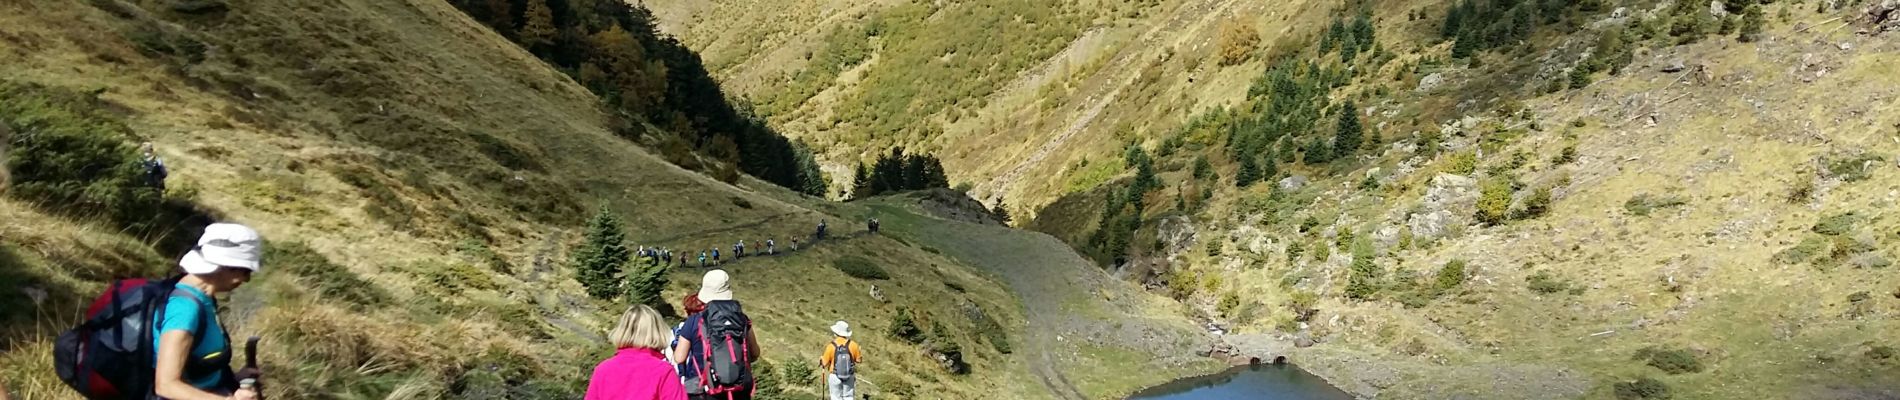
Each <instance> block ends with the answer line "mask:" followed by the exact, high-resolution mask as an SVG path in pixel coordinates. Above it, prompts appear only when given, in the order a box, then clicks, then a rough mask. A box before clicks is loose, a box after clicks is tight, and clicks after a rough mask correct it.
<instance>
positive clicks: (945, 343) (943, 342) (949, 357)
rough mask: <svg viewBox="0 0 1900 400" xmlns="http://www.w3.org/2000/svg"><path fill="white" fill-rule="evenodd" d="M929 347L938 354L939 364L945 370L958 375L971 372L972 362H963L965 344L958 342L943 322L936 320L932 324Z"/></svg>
mask: <svg viewBox="0 0 1900 400" xmlns="http://www.w3.org/2000/svg"><path fill="white" fill-rule="evenodd" d="M928 347H929V348H930V352H932V353H936V354H937V357H939V358H938V364H939V365H941V366H943V368H944V369H945V370H949V371H950V373H952V374H957V375H963V374H968V373H970V364H968V363H965V362H963V346H962V345H958V344H957V341H956V339H955V338H953V337H951V335H950V330H949V329H945V328H944V327H943V325H942V324H938V323H934V322H933V323H931V324H930V340H929V346H928Z"/></svg>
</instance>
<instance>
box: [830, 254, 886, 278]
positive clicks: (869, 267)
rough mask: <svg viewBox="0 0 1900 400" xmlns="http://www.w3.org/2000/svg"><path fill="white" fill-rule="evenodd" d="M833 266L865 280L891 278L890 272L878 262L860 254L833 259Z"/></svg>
mask: <svg viewBox="0 0 1900 400" xmlns="http://www.w3.org/2000/svg"><path fill="white" fill-rule="evenodd" d="M831 266H832V267H834V268H837V269H838V270H839V271H843V272H844V274H845V275H850V276H851V277H853V278H858V279H865V280H880V281H881V280H886V279H891V274H890V272H886V271H884V267H880V266H878V265H877V263H874V262H871V260H870V259H867V258H864V257H859V256H843V257H838V259H837V260H832V261H831Z"/></svg>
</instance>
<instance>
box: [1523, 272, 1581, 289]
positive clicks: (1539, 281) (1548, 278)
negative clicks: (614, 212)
mask: <svg viewBox="0 0 1900 400" xmlns="http://www.w3.org/2000/svg"><path fill="white" fill-rule="evenodd" d="M1524 281H1525V282H1526V283H1527V284H1529V286H1530V289H1531V291H1532V292H1537V293H1538V294H1553V293H1557V292H1562V291H1566V290H1570V282H1567V281H1564V280H1563V279H1562V278H1558V277H1557V276H1555V275H1551V274H1550V271H1537V273H1535V274H1531V276H1529V277H1526V278H1524Z"/></svg>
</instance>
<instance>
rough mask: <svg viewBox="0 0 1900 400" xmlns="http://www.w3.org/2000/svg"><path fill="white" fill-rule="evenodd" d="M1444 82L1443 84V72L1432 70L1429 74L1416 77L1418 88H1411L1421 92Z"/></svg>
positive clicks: (1435, 87)
mask: <svg viewBox="0 0 1900 400" xmlns="http://www.w3.org/2000/svg"><path fill="white" fill-rule="evenodd" d="M1444 84H1445V73H1443V72H1433V73H1431V74H1430V75H1425V76H1424V77H1421V78H1418V88H1417V89H1413V91H1416V92H1421V93H1422V92H1430V91H1432V89H1437V88H1438V87H1439V86H1443V85H1444Z"/></svg>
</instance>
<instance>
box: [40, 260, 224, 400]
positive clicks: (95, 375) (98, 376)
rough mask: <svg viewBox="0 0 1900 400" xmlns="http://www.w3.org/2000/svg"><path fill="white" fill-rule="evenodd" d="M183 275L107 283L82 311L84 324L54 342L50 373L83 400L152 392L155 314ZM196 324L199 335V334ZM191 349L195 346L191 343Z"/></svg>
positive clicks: (137, 396)
mask: <svg viewBox="0 0 1900 400" xmlns="http://www.w3.org/2000/svg"><path fill="white" fill-rule="evenodd" d="M180 278H184V276H183V275H179V276H175V277H172V278H168V279H163V280H148V279H126V280H120V281H115V282H112V286H110V287H107V288H106V292H105V293H104V294H100V295H99V297H98V298H97V299H94V300H93V302H92V305H91V306H90V307H87V308H86V320H85V322H81V323H80V324H79V326H77V327H74V328H73V329H71V330H68V331H66V332H65V333H62V334H60V335H59V339H57V340H56V341H55V342H54V343H53V372H54V373H55V374H57V375H59V380H61V381H64V382H66V386H70V387H72V388H73V390H75V391H78V392H79V394H80V395H82V396H85V397H86V398H88V399H94V400H102V399H145V398H147V396H148V395H150V394H151V393H152V389H153V387H152V385H153V382H152V375H153V374H154V371H153V368H152V363H153V358H152V355H153V349H152V339H153V338H152V333H153V332H152V329H151V326H152V325H153V324H154V323H155V321H154V316H157V315H162V314H164V312H165V303H166V300H167V299H169V298H171V297H172V295H173V293H174V291H176V290H178V280H179V279H180ZM204 323H205V321H204V320H202V319H201V320H199V330H198V331H199V332H203V331H204V326H203V325H204ZM194 345H195V344H194Z"/></svg>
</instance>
